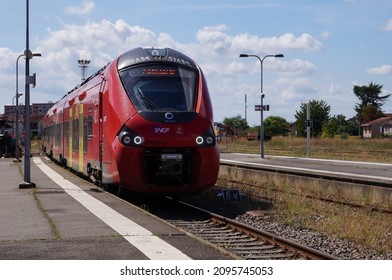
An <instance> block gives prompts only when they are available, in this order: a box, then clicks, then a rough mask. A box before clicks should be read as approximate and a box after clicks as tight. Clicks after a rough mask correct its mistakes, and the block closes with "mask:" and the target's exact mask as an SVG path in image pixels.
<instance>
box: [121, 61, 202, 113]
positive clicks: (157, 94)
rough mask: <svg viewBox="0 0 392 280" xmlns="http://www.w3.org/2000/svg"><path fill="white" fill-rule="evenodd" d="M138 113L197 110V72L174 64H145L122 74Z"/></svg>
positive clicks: (125, 86) (126, 88) (123, 81)
mask: <svg viewBox="0 0 392 280" xmlns="http://www.w3.org/2000/svg"><path fill="white" fill-rule="evenodd" d="M120 77H121V81H122V83H123V85H124V88H125V90H126V92H127V94H128V96H129V97H130V99H131V101H132V103H133V104H134V106H135V107H136V109H137V110H138V111H172V112H186V111H194V104H195V99H196V96H195V95H196V88H197V73H196V72H194V71H192V70H188V69H185V68H182V67H177V66H170V65H159V64H158V65H148V66H147V65H143V66H138V67H135V68H128V69H125V70H123V71H121V72H120Z"/></svg>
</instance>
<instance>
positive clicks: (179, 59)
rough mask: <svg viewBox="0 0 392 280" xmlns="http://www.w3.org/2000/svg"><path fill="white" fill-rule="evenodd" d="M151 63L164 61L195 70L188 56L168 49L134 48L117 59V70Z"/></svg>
mask: <svg viewBox="0 0 392 280" xmlns="http://www.w3.org/2000/svg"><path fill="white" fill-rule="evenodd" d="M152 61H157V62H160V61H165V62H171V63H175V64H178V65H182V66H186V67H190V68H193V69H195V70H196V69H197V66H196V63H195V62H194V61H193V60H192V59H190V58H189V57H188V56H186V55H184V54H183V53H180V52H178V51H176V50H173V49H170V48H164V49H155V48H135V49H132V50H130V51H128V52H126V53H124V54H122V55H121V56H120V57H119V60H118V64H117V69H118V70H121V69H124V68H127V67H130V66H133V65H137V64H143V63H146V62H152Z"/></svg>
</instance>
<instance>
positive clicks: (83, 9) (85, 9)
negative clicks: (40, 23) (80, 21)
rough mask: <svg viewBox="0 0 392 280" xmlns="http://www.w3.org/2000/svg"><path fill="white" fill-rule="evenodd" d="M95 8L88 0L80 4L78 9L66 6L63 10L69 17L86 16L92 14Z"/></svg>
mask: <svg viewBox="0 0 392 280" xmlns="http://www.w3.org/2000/svg"><path fill="white" fill-rule="evenodd" d="M94 8H95V3H94V2H93V1H90V0H86V1H83V2H82V5H81V6H80V7H75V6H67V7H65V8H64V12H65V13H66V14H69V15H87V14H89V13H91V12H92V10H94Z"/></svg>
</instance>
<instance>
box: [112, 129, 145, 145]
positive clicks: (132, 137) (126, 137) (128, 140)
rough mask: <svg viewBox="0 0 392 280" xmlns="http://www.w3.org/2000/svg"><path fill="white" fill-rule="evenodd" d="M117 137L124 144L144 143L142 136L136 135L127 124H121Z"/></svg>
mask: <svg viewBox="0 0 392 280" xmlns="http://www.w3.org/2000/svg"><path fill="white" fill-rule="evenodd" d="M118 139H119V140H120V142H121V144H123V145H124V146H131V147H140V146H142V145H143V144H144V138H143V136H141V135H137V134H136V133H135V132H134V131H133V130H131V129H129V128H128V127H127V126H123V128H122V129H121V130H120V132H119V134H118Z"/></svg>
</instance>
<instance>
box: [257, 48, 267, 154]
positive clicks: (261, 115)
mask: <svg viewBox="0 0 392 280" xmlns="http://www.w3.org/2000/svg"><path fill="white" fill-rule="evenodd" d="M266 57H267V56H265V57H263V59H260V57H258V56H257V58H258V59H259V60H260V101H261V103H260V105H261V110H260V157H261V158H264V93H263V61H264V59H265V58H266Z"/></svg>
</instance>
